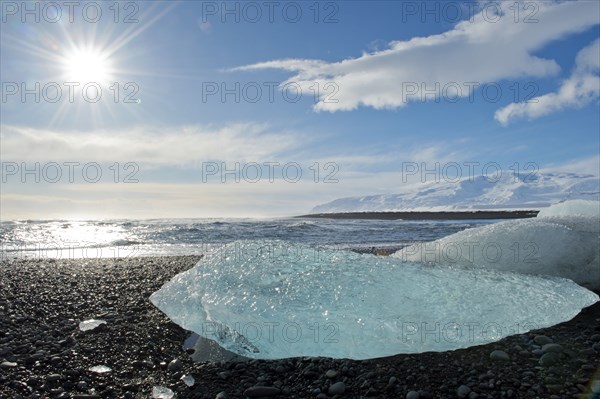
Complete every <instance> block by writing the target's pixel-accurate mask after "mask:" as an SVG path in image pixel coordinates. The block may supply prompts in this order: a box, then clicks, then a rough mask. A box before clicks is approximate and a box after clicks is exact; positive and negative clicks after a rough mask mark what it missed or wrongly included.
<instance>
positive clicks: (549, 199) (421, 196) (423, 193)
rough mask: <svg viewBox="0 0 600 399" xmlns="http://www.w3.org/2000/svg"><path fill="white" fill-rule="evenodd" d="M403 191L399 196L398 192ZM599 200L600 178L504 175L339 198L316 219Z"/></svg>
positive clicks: (319, 209)
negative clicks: (324, 215) (342, 214)
mask: <svg viewBox="0 0 600 399" xmlns="http://www.w3.org/2000/svg"><path fill="white" fill-rule="evenodd" d="M398 191H400V190H398ZM573 199H585V200H599V199H600V179H599V178H598V176H594V175H588V174H576V173H546V172H544V173H541V172H538V173H531V174H526V173H522V174H516V173H512V172H511V173H503V174H502V176H500V178H494V177H486V176H475V177H467V178H463V179H461V180H459V181H448V179H446V180H442V181H439V182H429V183H423V184H420V185H418V186H416V187H413V188H412V189H410V190H407V191H405V192H403V193H400V194H378V195H369V196H364V197H347V198H339V199H336V200H334V201H331V202H328V203H326V204H321V205H318V206H315V207H314V208H313V209H312V211H311V213H336V212H382V211H453V210H454V211H461V210H465V211H468V210H511V209H541V208H545V207H548V206H550V205H551V204H555V203H558V202H561V201H565V200H573Z"/></svg>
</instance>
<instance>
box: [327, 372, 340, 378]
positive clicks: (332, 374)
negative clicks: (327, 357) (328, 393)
mask: <svg viewBox="0 0 600 399" xmlns="http://www.w3.org/2000/svg"><path fill="white" fill-rule="evenodd" d="M337 375H338V372H337V371H335V370H327V372H326V373H325V377H327V378H335V377H337Z"/></svg>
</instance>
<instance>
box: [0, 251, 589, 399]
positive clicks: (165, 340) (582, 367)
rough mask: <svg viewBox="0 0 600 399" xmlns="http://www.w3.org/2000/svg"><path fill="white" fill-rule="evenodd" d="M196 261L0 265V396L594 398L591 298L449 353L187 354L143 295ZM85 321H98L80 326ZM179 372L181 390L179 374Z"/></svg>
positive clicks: (173, 328) (183, 334)
mask: <svg viewBox="0 0 600 399" xmlns="http://www.w3.org/2000/svg"><path fill="white" fill-rule="evenodd" d="M198 259H199V258H198V257H194V256H187V257H160V258H158V257H157V258H131V259H97V260H48V259H44V260H13V261H3V262H1V263H0V397H1V398H150V397H152V391H153V388H154V387H159V386H160V387H165V388H169V389H170V390H172V391H173V392H174V393H175V397H177V398H220V399H224V398H238V397H282V398H283V397H289V398H300V397H302V398H329V397H334V398H342V397H344V398H346V397H348V398H352V397H375V398H377V397H379V398H388V397H389V398H413V399H417V398H469V399H474V398H552V399H555V398H590V399H591V398H592V397H598V396H594V395H593V394H592V386H593V385H594V384H593V382H594V381H598V378H600V374H598V372H599V371H598V366H599V365H600V304H596V305H594V306H591V307H589V308H587V309H584V310H583V311H582V312H581V313H580V314H579V315H578V316H577V317H576V318H574V319H573V320H571V321H569V322H566V323H562V324H560V325H557V326H554V327H551V328H547V329H543V330H537V331H532V332H529V333H526V334H522V335H515V336H511V337H508V338H505V339H503V340H501V341H499V342H496V343H492V344H488V345H484V346H478V347H472V348H467V349H462V350H457V351H452V352H442V353H432V352H430V353H422V354H417V355H414V354H413V355H397V356H393V357H389V358H382V359H373V360H367V361H353V360H345V359H328V358H293V359H284V360H278V361H264V360H251V361H244V362H220V363H194V362H193V361H192V360H191V353H189V351H185V350H184V349H182V346H181V343H182V342H183V341H184V340H185V339H186V338H187V337H188V336H189V332H187V331H185V330H183V329H182V328H180V327H178V326H177V325H175V324H173V323H172V322H170V321H169V319H168V318H167V317H166V316H164V315H163V314H162V313H161V312H160V311H159V310H157V309H156V308H155V307H154V306H153V305H152V304H151V303H150V302H149V301H148V297H149V296H150V295H151V294H152V292H154V291H156V290H157V289H159V288H160V287H161V286H162V284H164V283H165V282H167V281H168V280H169V279H171V277H173V276H174V275H175V274H177V273H179V272H181V271H183V270H186V269H188V268H190V267H192V266H193V265H194V264H195V263H196V262H197V261H198ZM88 319H101V320H104V321H106V324H103V325H101V326H99V327H97V328H95V329H93V330H90V331H85V332H83V331H80V329H79V323H80V322H81V321H84V320H88ZM96 366H105V367H104V369H106V367H108V368H110V371H108V372H104V373H99V372H97V371H96V372H94V371H91V370H90V369H91V368H93V367H96ZM96 370H100V371H102V368H100V369H96ZM190 375H191V376H192V377H193V379H194V381H195V383H194V385H193V386H191V387H189V386H188V385H186V384H185V381H184V380H183V379H182V377H183V376H190ZM186 380H187V381H188V382H189V381H190V379H189V377H188V378H187V379H186ZM597 395H598V394H597Z"/></svg>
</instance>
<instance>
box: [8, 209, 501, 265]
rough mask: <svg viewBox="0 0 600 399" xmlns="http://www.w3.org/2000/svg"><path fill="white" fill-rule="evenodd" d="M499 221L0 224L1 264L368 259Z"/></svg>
mask: <svg viewBox="0 0 600 399" xmlns="http://www.w3.org/2000/svg"><path fill="white" fill-rule="evenodd" d="M495 221H496V220H456V221H432V220H428V221H403V220H331V219H299V218H282V219H262V220H257V219H156V220H101V221H97V220H95V221H68V220H22V221H5V222H1V223H0V257H1V258H2V259H11V258H28V259H31V258H33V259H35V258H39V259H45V258H60V259H69V258H72V259H85V258H88V259H91V258H116V257H141V256H170V255H200V254H203V253H207V252H209V251H213V250H216V249H218V248H219V247H221V246H223V245H224V244H228V243H230V242H233V241H237V240H283V241H285V242H288V243H289V244H290V245H294V244H306V245H310V246H318V247H324V248H336V249H355V250H358V251H367V250H369V249H370V248H372V247H377V248H387V249H389V250H394V249H400V248H402V247H404V246H406V245H409V244H412V243H415V242H424V241H432V240H436V239H438V238H441V237H444V236H447V235H450V234H453V233H456V232H458V231H461V230H464V229H466V228H470V227H475V226H478V225H482V224H488V223H493V222H495Z"/></svg>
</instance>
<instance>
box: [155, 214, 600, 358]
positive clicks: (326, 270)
mask: <svg viewBox="0 0 600 399" xmlns="http://www.w3.org/2000/svg"><path fill="white" fill-rule="evenodd" d="M580 205H581V204H580ZM584 205H585V206H587V208H586V209H588V210H589V209H593V206H592V208H590V206H588V205H589V204H584ZM596 206H597V205H596ZM563 208H564V209H561V208H557V209H555V210H552V209H550V210H549V214H548V215H542V217H539V218H537V219H535V220H518V221H510V222H505V223H498V224H494V225H490V226H484V227H481V228H476V229H471V230H466V231H463V232H460V233H457V234H454V235H452V236H448V237H446V238H443V239H441V240H438V241H436V242H437V243H438V244H440V243H442V242H444V243H450V242H452V243H462V242H463V241H464V240H471V241H464V242H466V243H468V245H472V244H471V242H472V240H475V241H477V242H479V244H480V245H481V246H484V244H486V243H489V242H494V243H496V244H497V245H498V246H499V247H500V248H501V249H502V250H506V251H510V245H513V244H515V243H518V244H522V245H524V244H525V243H528V242H532V243H534V244H535V245H538V246H539V250H538V252H537V254H536V256H537V258H536V259H537V260H538V262H525V261H524V260H523V261H521V260H519V259H520V258H515V257H514V256H512V254H511V257H507V256H504V253H503V255H502V256H500V257H499V258H498V259H495V258H494V259H495V260H494V261H493V262H492V261H491V260H490V259H489V257H490V256H491V255H490V254H486V255H482V256H481V257H480V258H477V257H475V255H474V256H473V257H471V258H468V259H467V260H466V261H465V260H463V258H462V257H454V258H450V260H447V259H444V258H443V257H442V256H438V257H437V258H435V255H436V254H438V252H436V250H435V246H434V249H433V250H431V251H429V252H427V253H428V254H430V256H434V259H433V261H432V260H431V259H428V258H425V259H423V257H421V258H419V257H418V255H417V253H418V252H417V251H416V250H415V248H414V247H408V248H405V249H404V250H402V251H400V253H397V254H395V256H393V257H379V256H374V255H370V254H362V255H361V254H357V253H354V252H350V251H343V250H338V251H336V250H331V249H321V248H314V247H309V246H301V245H298V244H294V245H293V246H292V245H290V244H288V243H286V242H285V241H238V242H234V243H232V244H230V245H228V246H227V247H226V248H225V249H224V250H223V251H221V252H219V253H211V254H209V255H208V256H206V257H205V258H203V259H202V260H201V261H200V262H199V263H198V264H197V265H196V266H195V267H194V268H192V269H190V270H187V271H185V272H183V273H180V274H179V275H177V276H175V277H174V278H173V279H172V280H171V281H170V282H168V283H167V284H165V285H164V286H163V287H162V288H161V289H160V290H159V291H157V292H155V293H154V294H153V295H152V296H151V298H150V299H151V301H152V303H154V305H156V306H157V307H158V308H159V309H161V310H162V311H163V312H165V313H166V314H167V315H168V316H169V318H171V320H173V321H174V322H175V323H177V324H179V325H180V326H182V327H183V328H185V329H188V330H192V331H194V332H196V333H197V334H199V335H201V336H203V337H205V338H208V339H212V340H214V341H216V342H217V343H218V344H219V345H221V346H222V347H223V348H225V349H227V350H229V351H232V352H234V353H236V354H239V355H241V356H245V357H250V358H261V359H275V358H285V357H293V356H328V357H335V358H353V359H366V358H374V357H381V356H388V355H394V354H398V353H414V352H424V351H444V350H450V349H457V348H463V347H468V346H473V345H479V344H484V343H488V342H492V341H496V340H498V339H500V338H502V337H505V336H507V335H512V334H516V333H523V332H526V331H529V330H531V329H536V328H543V327H548V326H551V325H554V324H557V323H560V322H562V321H566V320H569V319H571V318H573V317H574V316H575V315H577V313H579V311H580V310H581V309H582V308H583V307H586V306H589V305H591V304H593V303H595V302H597V301H598V296H597V295H596V294H594V293H593V292H591V291H588V290H587V289H586V288H584V287H581V286H580V285H578V284H576V283H574V282H573V281H572V280H569V279H567V278H564V277H571V278H573V277H582V278H583V277H584V276H583V274H582V273H579V272H577V268H580V267H584V268H585V267H588V266H589V263H586V262H591V263H592V264H593V262H597V253H598V251H597V246H598V223H597V222H596V220H595V218H598V216H594V214H593V213H592V214H589V213H584V214H582V215H579V216H573V215H575V214H578V213H577V212H573V210H572V209H567V208H568V207H564V206H563ZM583 215H585V216H583ZM538 219H539V220H538ZM594 223H596V224H594ZM461 234H463V235H461ZM464 234H469V235H464ZM554 235H558V236H559V237H558V238H557V239H554V238H552V237H553V236H554ZM572 235H574V236H575V237H572ZM444 240H446V241H444ZM449 240H450V241H449ZM452 240H453V241H452ZM461 240H462V241H461ZM547 240H550V242H551V244H552V245H546V244H545V242H546V241H547ZM565 240H566V241H565ZM559 244H560V245H559ZM457 245H458V244H457ZM468 245H467V247H468ZM506 246H508V247H507V248H506V249H505V248H504V247H506ZM594 246H595V247H594ZM594 248H595V249H596V252H595V256H596V258H595V260H594V257H593V256H591V253H592V251H593V250H594ZM417 249H419V250H420V248H417ZM441 251H443V250H441ZM490 253H491V252H490ZM440 254H441V255H444V252H440V253H439V254H438V255H440ZM475 254H476V252H475ZM409 255H410V256H409ZM515 259H517V260H515ZM424 261H425V262H424ZM590 267H591V266H590ZM573 269H574V270H573ZM516 271H518V272H519V273H517V272H516ZM522 273H527V274H522ZM531 273H534V274H531ZM569 273H571V274H569ZM536 274H544V275H543V276H542V275H536ZM548 274H549V275H548ZM565 274H569V275H568V276H565ZM588 280H589V282H590V284H591V285H592V286H593V285H594V284H595V282H594V281H593V276H592V280H590V279H587V280H585V281H588ZM596 283H597V281H596Z"/></svg>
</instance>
